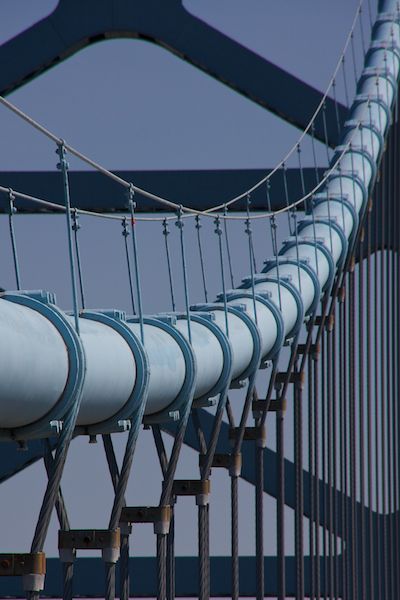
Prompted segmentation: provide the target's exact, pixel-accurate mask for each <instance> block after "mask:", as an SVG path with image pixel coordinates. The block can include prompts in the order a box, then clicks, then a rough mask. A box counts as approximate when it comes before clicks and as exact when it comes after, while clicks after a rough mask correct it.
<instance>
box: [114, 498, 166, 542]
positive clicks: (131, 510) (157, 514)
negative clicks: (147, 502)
mask: <svg viewBox="0 0 400 600" xmlns="http://www.w3.org/2000/svg"><path fill="white" fill-rule="evenodd" d="M171 516H172V510H171V506H169V505H167V506H124V507H123V508H122V511H121V517H120V523H121V524H122V525H124V524H126V523H127V524H129V525H130V524H131V523H136V524H140V523H153V525H154V533H155V534H161V535H167V534H168V533H169V526H170V523H171Z"/></svg>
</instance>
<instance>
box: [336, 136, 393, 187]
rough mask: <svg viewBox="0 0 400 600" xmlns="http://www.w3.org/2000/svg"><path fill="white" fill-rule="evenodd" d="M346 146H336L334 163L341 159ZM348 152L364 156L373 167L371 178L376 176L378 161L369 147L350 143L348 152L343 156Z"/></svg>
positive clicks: (343, 156)
mask: <svg viewBox="0 0 400 600" xmlns="http://www.w3.org/2000/svg"><path fill="white" fill-rule="evenodd" d="M345 147H346V145H344V146H336V148H335V151H334V153H333V159H332V161H333V163H335V162H336V161H337V160H338V159H339V156H340V155H341V154H342V152H343V150H344V149H345ZM381 147H382V146H381ZM381 147H380V148H381ZM379 152H380V150H379ZM348 154H359V155H360V156H361V157H362V158H365V159H366V160H367V161H368V162H369V166H370V167H371V178H372V179H373V178H374V177H375V175H376V170H377V166H376V162H375V160H374V159H373V158H372V156H371V154H370V153H369V151H368V150H367V148H364V147H362V146H360V145H358V144H357V145H353V146H352V145H351V144H350V146H349V149H348V150H346V152H345V153H344V154H343V155H342V158H345V156H346V155H348ZM355 173H357V171H355Z"/></svg>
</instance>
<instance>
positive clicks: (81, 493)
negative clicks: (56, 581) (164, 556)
mask: <svg viewBox="0 0 400 600" xmlns="http://www.w3.org/2000/svg"><path fill="white" fill-rule="evenodd" d="M357 4H358V1H357V0H336V1H335V2H330V1H328V0H303V1H302V2H298V1H297V0H269V1H268V2H267V1H266V0H218V1H215V0H202V1H201V2H200V1H199V0H186V1H185V2H184V5H185V6H186V8H187V9H188V10H189V11H190V12H193V13H194V14H195V15H196V16H198V17H200V18H202V19H203V20H205V21H207V22H208V23H210V24H211V25H213V26H214V27H216V28H218V29H220V30H222V31H223V32H225V33H226V34H227V35H230V36H231V37H233V38H234V39H236V40H237V41H239V42H240V43H242V44H243V45H245V46H247V47H248V48H250V49H252V50H254V51H255V52H257V53H258V54H260V55H261V56H264V57H266V58H268V59H269V60H272V61H274V62H276V63H277V64H279V65H280V66H282V67H283V68H285V69H287V70H288V71H290V72H292V73H294V74H295V75H296V76H297V77H300V78H301V79H303V80H305V81H306V82H308V83H310V84H311V85H313V86H314V87H316V88H318V89H320V90H321V91H323V90H324V88H325V86H326V85H327V83H328V81H329V79H330V76H331V73H332V71H333V68H334V66H335V63H336V61H337V58H338V56H339V53H340V50H341V47H342V46H343V43H344V40H345V38H346V35H347V32H348V30H349V28H350V24H351V21H352V18H353V15H354V12H355V8H356V6H357ZM55 5H56V2H55V1H54V0H36V2H31V1H30V0H1V2H0V43H3V42H4V41H6V40H7V39H9V38H10V37H12V36H14V35H16V34H18V33H19V32H20V31H22V30H23V29H25V28H26V27H28V26H29V25H31V24H32V23H34V22H35V21H36V20H38V19H40V18H42V17H43V16H45V15H46V14H48V13H49V12H51V10H52V9H53V8H54V6H55ZM356 41H357V43H359V40H358V38H357V39H356ZM0 68H1V65H0ZM266 85H268V82H266ZM338 93H339V99H341V100H342V101H343V100H344V97H343V89H342V87H341V86H340V85H339V86H338ZM10 99H11V100H12V101H13V102H14V103H16V104H17V105H18V106H19V107H21V108H22V109H23V110H25V111H26V112H28V113H29V114H31V115H32V116H33V117H35V118H36V119H38V120H39V121H40V122H42V123H43V124H44V125H45V126H46V127H48V128H49V129H51V130H53V131H54V132H55V133H57V134H58V135H60V136H61V137H63V138H64V139H66V140H67V141H68V142H69V143H71V144H72V145H74V146H75V147H77V148H79V149H80V150H81V151H83V152H84V153H87V154H88V155H90V156H91V157H92V158H93V159H95V160H96V161H99V162H101V163H102V164H104V165H105V166H107V167H108V168H111V169H149V170H151V169H189V168H191V169H195V168H199V169H201V168H209V169H211V168H212V169H218V168H264V167H265V168H266V167H272V166H273V165H274V164H275V163H276V162H278V161H279V159H280V158H281V157H282V156H283V155H284V154H285V153H286V151H287V149H288V148H289V147H290V145H291V144H293V142H294V141H295V140H296V139H297V137H298V135H299V132H298V131H297V130H296V129H295V128H293V127H292V126H290V125H288V124H286V123H284V122H283V121H282V120H281V119H279V118H277V117H275V116H273V115H271V114H269V113H268V112H266V111H265V110H264V109H262V108H260V107H259V106H257V105H255V104H254V103H252V102H251V101H250V100H247V99H245V98H243V97H241V96H239V95H238V94H236V93H235V92H233V91H231V90H229V89H228V88H226V87H225V86H223V85H221V84H219V83H218V82H216V81H215V80H213V79H211V78H209V77H208V76H207V75H205V74H203V73H201V72H199V71H197V70H196V69H195V68H193V67H192V66H190V65H187V64H186V63H184V62H183V61H181V60H180V59H178V58H176V57H174V56H172V55H171V54H169V53H168V52H167V51H166V50H163V49H161V48H158V47H156V46H153V45H151V44H150V43H148V42H144V41H133V40H116V41H107V42H102V43H100V44H97V45H95V46H92V47H91V48H89V49H86V50H83V51H81V52H80V53H78V54H76V55H75V56H73V57H72V58H70V59H69V60H67V61H66V62H64V63H62V64H61V65H60V66H58V67H56V68H53V69H52V70H51V71H49V72H47V73H45V74H44V75H42V76H41V77H39V78H38V79H36V80H35V81H33V82H31V83H29V84H28V85H26V86H25V87H23V88H21V89H20V90H18V91H17V92H15V93H14V94H12V95H11V96H10ZM0 132H1V136H0V169H1V170H4V171H7V170H15V171H17V170H53V169H54V168H55V163H56V156H55V154H54V147H53V146H52V145H51V144H49V142H48V140H46V139H44V138H43V137H41V136H40V135H39V134H38V133H37V132H34V131H32V130H31V129H29V127H28V126H27V125H26V124H24V123H21V122H19V121H18V119H17V118H16V117H15V116H14V115H11V114H10V113H8V112H7V111H6V109H4V108H3V107H0ZM305 163H306V164H311V156H310V154H309V153H308V154H307V153H306V154H305ZM71 167H72V168H85V167H84V165H78V163H77V161H76V160H71ZM239 191H240V190H239ZM82 224H83V229H82V231H81V246H82V257H83V264H84V270H85V279H86V287H87V296H88V305H89V306H90V307H93V308H95V307H99V306H101V307H115V308H126V309H127V308H128V306H129V304H128V294H127V291H128V288H127V283H126V273H125V270H124V266H123V262H122V259H123V248H122V240H121V235H120V226H119V224H109V223H104V222H103V221H101V222H98V221H94V222H93V221H91V220H88V219H83V220H82ZM145 227H146V229H145ZM188 229H189V228H188ZM243 229H244V227H243V224H242V223H239V224H237V225H235V227H234V228H233V229H232V236H233V239H234V248H233V255H234V265H235V276H236V279H237V281H239V279H240V277H241V276H243V275H245V274H247V272H248V266H247V264H248V258H247V255H246V254H245V253H244V252H243V249H244V248H245V246H244V245H243V244H244V241H245V236H244V233H243ZM16 230H17V236H18V245H19V253H20V259H21V265H22V278H23V287H24V288H25V289H38V288H42V289H49V290H54V291H56V293H57V296H58V298H59V303H60V305H61V306H63V307H67V308H68V307H69V306H70V292H69V280H68V271H67V265H66V261H65V228H64V219H63V218H61V217H53V216H39V217H27V216H24V217H19V218H18V220H17V223H16ZM286 234H287V232H286V230H285V229H284V226H283V225H282V229H281V236H283V237H284V236H285V235H286ZM187 235H188V239H189V240H190V244H189V246H190V247H189V250H188V252H189V263H190V290H191V300H192V301H193V302H195V301H198V300H202V297H201V285H200V276H199V268H198V259H197V254H195V247H194V243H193V241H194V238H193V231H191V232H188V234H187ZM138 236H139V248H140V254H141V258H142V276H143V290H144V308H145V311H146V312H148V313H152V312H154V311H157V310H160V311H161V310H168V309H169V308H170V306H169V297H168V290H167V278H166V271H165V268H164V267H163V266H162V265H163V262H162V261H164V255H163V254H162V243H163V239H162V235H161V228H160V226H159V225H151V226H150V225H149V226H148V225H146V226H143V227H142V228H141V230H140V231H139V233H138ZM204 236H205V246H206V262H207V265H208V274H209V281H210V285H209V288H210V291H211V292H212V294H213V293H216V292H217V291H219V289H220V287H219V279H218V272H217V271H216V269H215V262H216V261H215V239H214V237H213V234H212V228H211V227H208V228H205V232H204ZM171 238H172V244H173V251H174V252H176V239H174V236H172V235H171ZM175 238H176V236H175ZM0 240H2V242H1V244H2V249H1V252H0V285H3V286H4V287H7V289H12V287H13V286H14V282H13V276H12V269H11V255H10V251H9V240H8V237H7V222H6V218H5V217H4V216H3V217H0ZM255 242H256V256H257V257H258V260H259V263H260V264H261V261H262V259H263V258H264V257H266V256H268V254H270V253H271V249H270V244H269V240H268V230H267V229H266V228H265V225H257V226H256V227H255ZM160 265H161V266H160ZM176 277H177V278H178V281H179V272H176ZM180 300H181V298H180ZM270 429H271V431H270V432H269V434H270V444H271V445H272V446H273V432H272V428H270ZM117 437H118V440H116V444H117V449H118V451H119V452H121V450H122V447H123V441H124V436H122V435H121V436H117ZM150 437H151V436H150V434H149V433H148V432H143V433H142V434H141V436H140V441H139V444H138V449H137V453H136V457H135V464H134V469H133V472H132V476H131V480H130V484H129V489H128V498H129V501H130V502H131V503H132V504H151V503H152V502H154V501H156V496H157V494H158V493H159V487H160V475H159V468H158V464H157V462H156V460H155V452H154V450H153V448H152V443H151V440H150ZM290 454H291V449H290V448H288V456H290ZM181 462H182V464H181V467H180V472H179V474H180V475H186V476H188V477H194V476H195V474H196V469H197V456H196V455H195V454H194V453H192V452H191V451H186V452H185V454H184V456H183V460H182V461H181ZM227 479H228V478H227V476H226V474H224V473H219V472H216V473H215V474H213V495H212V507H215V509H214V508H212V519H213V520H212V540H211V544H212V546H211V547H212V553H213V554H228V553H229V535H228V522H229V496H228V489H229V485H228V481H227ZM44 485H45V477H44V468H43V466H42V465H41V464H40V465H39V464H37V465H35V466H33V467H31V468H29V469H28V470H26V471H25V472H24V473H22V474H20V475H19V476H17V477H15V478H14V479H13V480H11V481H9V482H7V483H5V484H3V486H2V488H1V498H2V500H1V502H2V506H3V507H4V506H8V507H12V513H11V514H12V516H13V518H10V515H9V514H8V512H7V511H5V510H3V511H2V512H1V513H0V531H1V532H2V540H3V547H4V548H7V549H8V550H9V551H18V550H20V551H22V550H25V549H27V548H28V546H29V545H30V540H31V537H32V533H33V529H34V523H35V519H36V515H37V512H38V508H39V505H40V501H41V494H42V492H43V490H44ZM63 491H64V494H65V497H66V501H67V507H68V508H69V511H70V518H71V523H72V525H73V526H74V527H104V526H105V525H106V521H107V520H108V514H109V510H110V508H111V502H112V496H111V485H110V483H109V481H108V474H107V469H106V464H105V460H104V457H103V453H102V446H101V444H100V443H99V444H98V445H97V446H94V445H88V444H87V441H86V440H84V439H81V440H76V441H74V443H73V444H72V447H71V452H70V458H69V460H68V464H67V467H66V471H65V475H64V478H63ZM241 507H242V508H241V510H242V511H243V512H242V514H241V520H240V523H241V536H240V539H241V542H240V551H241V553H242V554H251V553H253V552H254V541H253V531H252V523H253V500H252V489H251V487H250V486H249V485H248V484H245V483H243V484H242V485H241ZM266 511H270V512H268V513H266V514H270V515H272V519H271V521H269V520H268V519H267V520H266V540H267V546H266V551H267V552H268V553H273V552H274V551H275V546H274V542H273V539H272V538H273V536H272V535H271V534H270V532H269V528H270V526H273V523H274V503H273V502H272V500H270V499H266ZM246 515H248V518H247V519H246ZM291 518H292V515H291V514H290V511H288V519H289V520H290V519H291ZM196 522H197V519H196V518H195V507H194V501H193V500H192V499H189V500H179V505H178V511H177V537H176V540H177V554H193V553H195V552H196V547H197V542H196V537H195V535H194V531H195V529H194V527H195V525H194V524H195V523H196ZM247 523H248V524H249V526H248V525H247ZM250 524H251V525H250ZM271 524H272V525H271ZM289 529H290V527H289ZM56 530H57V524H56V522H55V521H54V520H53V524H52V527H51V530H50V532H49V538H48V543H47V546H46V550H47V551H48V552H49V555H54V554H55V553H56V545H57V542H56ZM6 540H7V543H6ZM133 551H134V552H136V553H137V554H140V555H147V554H153V553H154V538H153V535H152V534H151V533H150V529H149V528H144V527H142V528H141V529H140V531H139V532H138V534H137V535H134V536H133ZM288 551H289V552H290V551H291V548H290V546H289V547H288Z"/></svg>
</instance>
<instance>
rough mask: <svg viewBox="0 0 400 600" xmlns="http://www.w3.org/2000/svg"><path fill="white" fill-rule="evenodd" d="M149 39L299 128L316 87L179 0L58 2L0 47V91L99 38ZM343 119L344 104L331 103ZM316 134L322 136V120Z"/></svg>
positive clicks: (332, 130)
mask: <svg viewBox="0 0 400 600" xmlns="http://www.w3.org/2000/svg"><path fill="white" fill-rule="evenodd" d="M111 38H137V39H145V40H148V41H150V42H153V43H155V44H157V45H159V46H161V47H162V48H165V49H167V50H169V51H170V52H172V53H173V54H175V55H176V56H178V57H179V58H181V59H182V60H185V61H186V62H188V63H190V64H192V65H194V66H195V67H197V68H199V69H201V70H202V71H204V72H205V73H207V74H208V75H210V76H212V77H214V78H215V79H217V80H218V81H220V82H221V83H224V84H225V85H227V86H229V87H230V88H232V89H233V90H235V91H236V92H238V93H240V94H242V95H244V96H246V97H247V98H249V99H250V100H252V101H253V102H256V103H257V104H259V105H260V106H263V107H264V108H266V109H267V110H269V111H271V112H272V113H274V114H276V115H277V116H279V117H281V118H282V119H284V120H285V121H288V122H289V123H291V124H292V125H294V126H295V127H298V128H300V129H304V128H305V127H306V125H307V123H308V121H309V119H310V117H311V116H312V114H313V112H314V110H315V108H316V107H317V105H318V104H319V102H320V101H321V98H322V94H321V92H319V91H318V90H316V89H315V88H313V87H312V86H310V85H308V84H307V83H305V82H303V81H301V80H300V79H298V78H297V77H295V76H293V75H291V74H290V73H288V72H286V71H285V70H284V69H281V68H280V67H278V66H277V65H275V64H273V63H272V62H270V61H268V60H266V59H264V58H262V57H261V56H259V55H258V54H256V53H255V52H252V51H251V50H249V49H247V48H245V47H244V46H242V45H241V44H239V43H238V42H236V41H234V40H232V39H231V38H229V37H228V36H226V35H224V34H223V33H221V32H220V31H217V30H216V29H214V28H213V27H211V26H210V25H208V24H207V23H205V22H203V21H201V20H200V19H198V18H197V17H195V16H193V15H191V14H190V13H189V12H188V11H187V10H186V9H185V7H184V6H183V5H182V1H181V0H169V2H165V0H136V1H135V2H132V1H128V0H113V1H110V0H85V2H82V1H81V0H60V2H59V4H58V5H57V7H56V8H55V10H54V11H53V13H51V14H50V15H49V16H47V17H46V18H44V19H42V20H41V21H39V22H38V23H36V24H35V25H33V26H32V27H30V28H29V29H27V30H26V31H24V32H23V33H21V34H19V35H17V36H16V37H14V38H13V39H11V40H9V41H8V42H6V43H5V44H4V45H3V46H1V47H0V94H1V95H6V94H10V93H11V92H13V91H15V90H16V89H18V88H19V87H21V86H22V85H24V84H26V83H27V82H29V81H31V80H32V79H34V78H35V77H37V76H39V75H40V74H41V73H43V72H45V71H46V70H48V69H49V68H51V67H54V66H56V65H57V64H59V63H60V62H61V61H63V60H65V59H66V58H68V57H70V56H72V55H73V54H74V53H76V52H78V51H79V50H81V49H83V48H85V47H87V46H89V45H91V44H93V43H95V42H99V41H101V40H105V39H111ZM337 109H338V114H339V119H340V122H341V123H342V124H343V122H344V119H345V117H346V113H347V108H346V107H344V106H343V105H341V104H338V105H337ZM326 118H327V132H328V143H329V145H330V146H332V147H334V146H335V145H336V144H337V143H338V133H337V123H336V110H335V103H334V101H333V100H332V99H331V98H329V97H328V98H327V99H326ZM315 137H316V138H317V139H319V140H321V141H325V132H324V124H323V120H322V119H317V120H316V123H315Z"/></svg>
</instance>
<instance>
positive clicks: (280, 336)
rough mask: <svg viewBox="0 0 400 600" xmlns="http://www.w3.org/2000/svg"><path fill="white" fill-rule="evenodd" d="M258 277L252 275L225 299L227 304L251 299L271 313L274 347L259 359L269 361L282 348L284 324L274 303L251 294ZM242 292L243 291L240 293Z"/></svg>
mask: <svg viewBox="0 0 400 600" xmlns="http://www.w3.org/2000/svg"><path fill="white" fill-rule="evenodd" d="M259 281H260V280H259V276H258V275H257V274H255V275H253V277H251V278H249V282H247V283H246V284H243V286H240V287H239V288H238V290H237V291H232V292H228V294H227V296H226V299H227V301H228V302H231V301H232V300H238V301H239V302H240V299H241V298H251V299H253V298H254V299H255V301H256V302H260V303H261V304H264V306H266V307H267V308H268V310H270V311H271V313H272V316H273V317H274V319H275V322H276V327H277V331H278V333H277V336H276V340H275V343H274V345H273V346H272V348H271V350H270V351H269V352H268V354H266V356H262V357H261V358H262V359H263V361H264V360H270V359H272V358H274V357H275V356H276V355H277V353H278V352H279V350H280V349H281V347H282V344H283V342H284V340H285V334H284V324H283V319H282V313H281V311H280V310H279V308H278V307H277V305H276V304H275V302H273V301H272V300H271V299H270V298H269V297H268V295H267V294H258V293H257V291H255V292H253V289H254V286H255V285H256V284H257V283H258V282H259ZM249 288H250V289H251V291H250V292H247V291H245V290H248V289H249ZM241 290H243V291H241Z"/></svg>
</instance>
